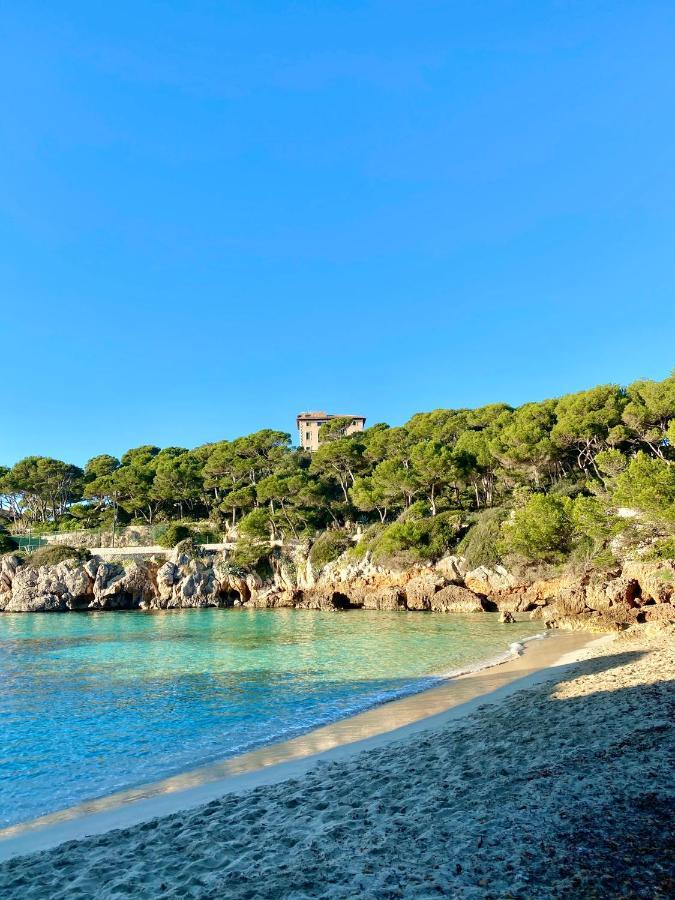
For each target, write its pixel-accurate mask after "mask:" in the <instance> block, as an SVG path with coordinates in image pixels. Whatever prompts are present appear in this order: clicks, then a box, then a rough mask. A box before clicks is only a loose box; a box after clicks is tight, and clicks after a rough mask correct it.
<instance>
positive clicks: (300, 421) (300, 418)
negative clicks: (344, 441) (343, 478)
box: [295, 412, 366, 453]
mask: <svg viewBox="0 0 675 900" xmlns="http://www.w3.org/2000/svg"><path fill="white" fill-rule="evenodd" d="M331 419H351V424H349V425H347V427H346V428H345V434H354V432H355V431H363V428H364V426H365V424H366V417H365V416H348V415H335V414H333V413H325V412H302V413H298V415H297V417H296V420H295V422H296V425H297V428H298V436H299V438H300V446H301V447H302V448H303V449H304V450H309V451H310V453H312V452H314V450H318V448H319V445H320V443H321V441H320V440H319V428H321V426H322V425H325V424H326V423H327V422H330V420H331Z"/></svg>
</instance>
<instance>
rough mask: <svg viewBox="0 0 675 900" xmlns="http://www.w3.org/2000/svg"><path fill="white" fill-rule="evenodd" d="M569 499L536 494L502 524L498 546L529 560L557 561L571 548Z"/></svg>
mask: <svg viewBox="0 0 675 900" xmlns="http://www.w3.org/2000/svg"><path fill="white" fill-rule="evenodd" d="M571 508H572V501H571V500H570V499H569V498H568V497H555V496H552V495H548V496H546V495H544V494H535V495H534V496H533V497H531V498H530V499H529V500H528V501H527V503H526V504H525V506H523V507H522V508H521V509H517V510H515V512H514V513H513V518H512V519H510V520H509V521H508V522H504V524H503V525H502V543H501V546H500V549H502V550H503V551H505V552H507V553H515V554H517V555H518V556H522V557H525V559H528V560H543V561H547V562H557V561H560V560H561V559H564V558H565V556H567V554H568V553H569V551H570V550H571V547H572V535H573V530H574V527H573V524H572V519H571Z"/></svg>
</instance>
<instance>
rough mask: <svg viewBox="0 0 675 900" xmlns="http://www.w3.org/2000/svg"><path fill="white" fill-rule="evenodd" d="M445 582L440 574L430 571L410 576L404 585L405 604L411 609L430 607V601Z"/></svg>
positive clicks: (426, 608)
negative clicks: (414, 576)
mask: <svg viewBox="0 0 675 900" xmlns="http://www.w3.org/2000/svg"><path fill="white" fill-rule="evenodd" d="M446 584H447V581H446V579H445V578H444V577H443V576H442V575H438V574H435V573H430V574H427V575H418V576H417V577H416V578H411V579H410V581H409V582H408V583H407V584H406V587H405V596H406V606H407V607H408V609H413V610H428V609H431V601H432V598H433V596H434V594H436V593H437V592H438V591H440V590H441V588H443V587H445V585H446Z"/></svg>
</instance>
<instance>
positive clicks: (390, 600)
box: [363, 585, 406, 612]
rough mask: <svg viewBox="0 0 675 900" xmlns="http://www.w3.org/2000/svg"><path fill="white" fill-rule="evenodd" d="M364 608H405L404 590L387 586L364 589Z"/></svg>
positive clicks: (397, 609) (394, 609) (395, 610)
mask: <svg viewBox="0 0 675 900" xmlns="http://www.w3.org/2000/svg"><path fill="white" fill-rule="evenodd" d="M363 608H364V609H381V610H387V611H389V612H398V611H402V610H405V608H406V605H405V592H404V591H403V589H402V588H400V587H395V586H393V585H392V586H389V587H380V588H375V589H374V590H369V591H365V593H364V597H363Z"/></svg>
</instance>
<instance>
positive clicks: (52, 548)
mask: <svg viewBox="0 0 675 900" xmlns="http://www.w3.org/2000/svg"><path fill="white" fill-rule="evenodd" d="M67 559H72V560H74V561H75V562H86V561H87V560H88V559H91V553H90V552H89V551H88V550H86V549H85V548H84V547H68V546H66V545H65V544H51V545H48V546H46V547H38V549H37V550H34V551H33V552H32V553H30V554H28V556H27V557H26V565H28V566H35V567H36V568H37V567H38V566H56V565H58V563H61V562H65V561H66V560H67Z"/></svg>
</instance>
